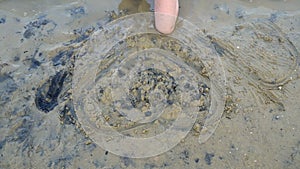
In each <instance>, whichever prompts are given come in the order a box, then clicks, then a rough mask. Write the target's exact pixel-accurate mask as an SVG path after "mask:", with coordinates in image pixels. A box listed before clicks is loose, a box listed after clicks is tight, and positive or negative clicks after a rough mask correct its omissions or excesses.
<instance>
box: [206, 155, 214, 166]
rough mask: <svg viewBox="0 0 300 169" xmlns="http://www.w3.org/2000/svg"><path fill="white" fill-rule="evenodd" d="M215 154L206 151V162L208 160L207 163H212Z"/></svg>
mask: <svg viewBox="0 0 300 169" xmlns="http://www.w3.org/2000/svg"><path fill="white" fill-rule="evenodd" d="M214 156H215V154H214V153H206V154H205V158H204V160H205V162H206V164H207V165H211V163H212V159H213V157H214Z"/></svg>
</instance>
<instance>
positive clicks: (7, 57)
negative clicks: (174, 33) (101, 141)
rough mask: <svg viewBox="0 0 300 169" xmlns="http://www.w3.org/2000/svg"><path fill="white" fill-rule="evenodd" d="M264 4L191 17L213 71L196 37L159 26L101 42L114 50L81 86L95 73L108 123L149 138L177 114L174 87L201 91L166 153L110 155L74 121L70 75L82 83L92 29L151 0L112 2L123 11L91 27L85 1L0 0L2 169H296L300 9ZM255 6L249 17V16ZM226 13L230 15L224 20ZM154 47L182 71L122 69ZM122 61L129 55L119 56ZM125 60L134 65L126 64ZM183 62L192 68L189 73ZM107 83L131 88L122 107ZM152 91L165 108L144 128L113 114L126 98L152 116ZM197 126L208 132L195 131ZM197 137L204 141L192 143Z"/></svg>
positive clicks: (215, 5) (147, 7)
mask: <svg viewBox="0 0 300 169" xmlns="http://www.w3.org/2000/svg"><path fill="white" fill-rule="evenodd" d="M3 2H4V1H0V4H1V3H3ZM272 2H273V1H270V2H269V6H268V3H266V2H264V3H261V5H262V6H264V7H265V8H267V9H256V8H252V5H253V4H255V2H254V3H250V2H248V1H247V2H246V1H241V2H240V5H239V6H236V5H234V4H231V3H228V4H226V3H225V2H224V3H220V2H211V3H212V4H211V5H209V4H208V5H207V6H210V8H209V9H210V10H208V11H207V16H203V17H204V18H206V19H207V20H206V22H207V23H206V24H205V25H203V24H202V22H203V21H201V22H196V23H195V24H194V26H195V27H198V29H197V31H199V32H197V33H196V34H197V35H199V34H200V35H201V36H200V41H202V42H203V44H207V46H206V45H205V48H207V49H209V51H212V52H213V55H214V56H217V57H216V58H218V59H219V61H220V63H222V64H221V67H219V69H217V71H212V70H210V67H209V64H210V62H209V61H207V62H206V61H205V60H201V59H199V57H197V54H198V53H197V52H198V51H196V50H194V49H195V48H193V47H191V44H192V43H190V42H188V41H186V42H183V43H182V41H178V39H176V38H172V37H169V36H163V35H159V34H158V33H155V32H152V33H148V34H142V35H141V34H139V35H136V36H129V37H126V35H124V36H125V37H126V38H124V39H123V40H121V41H120V39H117V40H118V41H117V43H114V44H107V46H108V48H109V47H111V48H109V49H107V50H106V53H105V55H103V53H99V55H103V58H101V59H102V60H101V59H100V60H101V61H102V62H98V63H99V64H98V65H97V69H96V70H95V71H94V73H93V76H95V77H96V78H95V79H93V78H91V77H92V75H90V74H84V75H86V76H82V77H81V78H83V79H81V81H80V82H82V86H84V85H86V83H84V82H85V80H86V81H87V82H88V81H89V80H90V79H93V80H95V81H96V82H99V83H98V86H96V87H97V88H96V89H97V90H96V91H97V93H96V94H95V98H96V100H97V99H98V100H97V104H100V105H101V106H102V107H104V109H103V110H105V112H104V113H103V114H104V120H105V122H107V123H108V124H109V125H110V126H112V127H113V128H114V129H115V130H116V131H118V132H120V133H122V134H124V135H126V136H134V137H139V138H148V137H152V136H155V135H157V134H158V133H163V131H164V130H165V129H167V128H169V127H170V126H171V125H172V124H173V123H174V121H176V118H177V116H178V111H177V110H178V109H179V108H180V106H181V104H180V103H179V101H178V100H179V99H178V96H179V95H180V94H181V92H182V91H184V90H179V89H181V88H180V87H181V86H182V88H189V89H190V90H191V91H193V90H195V93H197V94H198V95H194V96H195V97H194V98H193V99H194V100H197V104H195V105H196V106H195V105H193V106H195V107H196V108H197V111H198V112H199V114H200V115H199V116H198V117H197V118H195V123H194V124H193V125H192V126H191V129H190V132H189V133H188V134H187V136H186V137H185V138H184V139H183V140H181V141H180V142H179V144H178V145H177V146H175V147H174V148H172V149H170V150H168V151H166V152H165V153H162V154H159V155H157V156H154V157H149V158H141V159H135V158H129V157H121V156H117V155H115V154H113V153H111V152H110V151H107V150H105V149H103V148H102V147H101V146H99V145H98V144H97V141H95V137H94V136H93V135H92V134H89V131H87V129H86V128H85V127H84V126H86V124H83V121H81V120H80V119H81V118H82V116H81V115H80V112H78V102H75V104H74V99H76V97H75V96H74V86H76V84H78V83H76V81H74V78H75V80H78V81H79V80H80V78H79V77H78V76H76V77H74V74H76V75H78V74H77V73H78V70H75V69H76V64H79V63H80V62H81V61H87V60H85V58H87V57H86V56H88V55H89V54H90V53H93V52H95V51H97V50H96V49H97V46H93V47H92V48H91V47H90V46H91V44H93V43H94V42H95V41H93V40H95V39H96V42H98V41H101V40H104V39H100V40H99V39H97V38H95V37H97V32H103V30H105V29H106V28H107V27H105V25H107V24H112V23H117V22H118V20H120V19H122V18H124V17H127V16H128V15H129V14H134V13H137V12H148V11H151V5H153V4H151V2H146V1H142V0H141V1H135V0H132V1H125V0H124V1H122V2H118V3H116V4H117V5H116V4H115V5H114V8H118V9H119V11H117V10H115V11H111V12H107V13H106V15H103V16H102V18H97V19H96V20H95V19H90V23H89V24H86V23H85V22H86V20H88V19H85V18H88V17H89V16H90V15H92V14H91V13H92V10H90V9H92V6H91V5H90V6H89V4H88V3H78V4H66V5H65V6H63V7H62V6H58V7H55V8H54V9H53V10H49V11H47V12H45V14H40V15H37V16H30V17H24V16H19V15H15V14H13V12H7V11H5V10H3V9H2V8H1V11H0V28H1V29H0V30H1V31H0V35H1V37H2V38H3V39H4V41H1V42H0V45H1V47H2V49H3V50H2V51H1V52H0V54H1V56H0V58H1V61H0V95H1V96H0V106H1V110H0V132H1V133H2V134H1V136H0V168H75V167H76V168H145V169H146V168H147V169H148V168H291V169H294V168H297V167H298V166H299V165H300V151H299V128H300V126H299V124H298V122H299V110H300V107H299V101H298V97H299V92H300V80H299V77H300V71H299V66H300V60H299V59H300V58H299V50H300V48H299V45H300V29H299V25H300V21H299V19H297V18H298V16H299V10H295V11H296V12H292V11H290V9H289V10H286V11H280V10H273V9H272V8H271V7H272V6H274V5H272ZM186 3H187V2H186ZM256 3H258V2H256ZM276 3H279V2H276ZM275 6H276V5H275ZM291 6H293V5H291ZM294 6H295V5H294ZM268 7H270V9H269V8H268ZM182 8H184V3H182ZM199 8H200V7H199ZM286 8H288V7H286ZM290 8H291V9H292V7H290ZM232 9H234V10H232ZM104 10H106V9H103V11H104ZM111 10H112V9H111ZM182 10H183V11H182V15H183V14H184V9H182ZM204 10H205V9H203V11H204ZM255 10H257V13H258V14H257V15H255V14H253V13H251V12H253V11H255ZM263 10H266V11H267V12H265V11H263ZM211 11H214V13H212V14H211ZM57 12H60V13H63V14H64V16H65V17H66V18H62V19H59V17H56V16H55V13H57ZM297 12H298V13H297ZM222 18H228V21H227V23H226V22H225V23H224V21H223V20H222ZM187 19H189V18H187ZM62 20H63V21H62ZM190 20H193V19H190ZM182 25H184V24H182V23H181V22H178V24H177V29H178V30H182V29H184V26H182ZM2 28H3V29H2ZM121 28H122V27H121ZM125 29H126V28H125ZM2 30H3V31H2ZM4 30H5V31H4ZM109 31H111V30H109ZM66 32H68V33H66ZM120 32H126V31H122V29H121V30H115V33H116V34H117V33H120ZM193 33H195V32H191V34H193ZM198 33H199V34H198ZM113 36H115V35H112V36H111V37H113ZM118 36H119V35H118ZM107 38H108V39H109V38H110V37H109V36H108V37H107ZM198 40H199V39H198ZM100 44H104V43H100ZM151 48H159V49H162V50H163V51H167V52H170V53H162V55H163V56H165V55H166V56H172V57H179V58H180V59H181V60H180V61H179V62H177V61H174V62H172V64H173V63H176V64H177V63H178V65H179V66H178V70H174V72H175V73H168V71H166V70H167V68H168V69H170V70H171V69H172V68H174V66H173V65H172V64H171V61H170V63H169V61H168V62H167V61H166V63H167V64H165V65H162V66H158V67H156V68H155V66H152V67H154V68H155V69H146V70H144V71H137V72H138V73H137V74H136V76H135V75H134V74H133V75H132V76H128V74H130V73H131V72H130V71H129V70H131V69H134V70H135V68H134V66H136V65H139V64H140V62H138V61H136V60H135V59H136V58H135V57H133V56H131V55H130V57H131V58H130V57H129V58H127V57H126V56H128V54H130V53H131V54H132V53H136V52H140V51H143V50H148V49H151ZM126 50H127V53H126V52H125V54H124V53H123V51H126ZM195 51H196V52H195ZM201 52H202V53H201V54H205V52H207V51H206V50H203V51H201ZM154 53H155V52H154ZM96 55H97V53H96ZM158 55H159V52H158V53H155V57H161V56H158ZM147 57H148V58H147ZM155 57H154V55H153V56H151V54H149V55H148V56H145V64H149V65H151V64H150V61H149V62H147V59H149V60H151V59H152V61H154V62H155V63H158V62H159V61H158V60H155V59H154V58H155ZM200 58H201V57H200ZM203 58H205V57H203ZM203 58H202V59H203ZM121 59H124V60H125V61H127V62H128V63H123V62H120V60H121ZM126 59H127V60H126ZM91 61H93V60H91ZM98 61H99V60H98ZM131 61H134V62H133V63H136V65H131V64H130V62H131ZM135 61H136V62H135ZM163 61H165V60H163ZM82 63H85V62H82ZM116 63H118V64H119V63H120V64H119V65H120V69H116V66H115V65H114V64H116ZM118 64H117V65H118ZM168 64H169V65H168ZM176 64H174V65H176ZM90 65H94V64H92V62H91V63H90ZM170 65H171V66H170ZM182 65H188V67H189V68H191V69H192V70H193V71H190V70H189V69H188V68H187V67H185V66H182ZM91 67H92V66H91ZM149 67H151V66H149ZM175 67H176V66H175ZM114 69H116V70H119V71H117V73H116V74H112V75H113V76H115V77H116V78H119V79H121V80H124V79H125V80H124V83H119V82H115V81H113V80H112V79H110V75H111V74H109V73H111V72H110V71H111V70H114ZM122 69H123V70H122ZM180 69H185V71H182V72H185V73H186V72H188V73H190V74H188V75H187V77H188V78H190V79H192V80H190V79H189V80H190V81H191V82H190V81H189V82H190V83H191V84H190V85H189V84H186V85H182V84H183V83H182V82H181V81H179V78H176V77H177V74H176V73H178V72H180V71H179V70H180ZM161 70H165V71H161ZM221 70H222V72H224V76H225V80H224V79H221V80H220V79H219V80H216V81H214V82H216V83H217V85H220V86H221V88H220V89H222V92H221V93H222V94H223V93H224V100H223V101H224V105H223V109H222V112H221V114H219V115H218V116H217V117H215V116H213V114H212V115H211V114H210V113H209V109H210V108H211V105H212V104H213V103H212V100H213V99H214V97H215V96H214V95H213V94H212V92H211V88H212V87H213V86H212V85H213V83H211V80H213V78H212V77H219V78H221V76H219V75H214V74H215V73H218V72H221ZM83 71H84V69H83ZM76 72H77V73H76ZM195 72H196V73H195ZM82 74H83V73H82ZM82 74H81V75H82ZM87 75H88V76H89V77H88V76H87ZM193 75H195V77H196V75H197V78H193V77H194V76H193ZM131 77H135V78H132V81H130V82H128V83H127V82H126V79H130V78H131ZM106 80H107V81H111V82H113V83H112V84H114V85H116V86H118V87H120V89H125V88H126V87H127V88H128V91H129V94H128V95H129V100H128V101H129V103H130V105H129V108H128V107H126V105H122V104H120V106H119V105H117V104H116V105H113V106H115V107H113V106H112V103H114V102H113V100H112V99H113V98H119V95H118V93H113V94H112V95H111V94H110V93H109V92H108V91H110V90H112V89H113V88H111V87H109V85H108V84H107V83H105V82H104V81H106ZM223 80H224V81H223ZM78 81H77V82H78ZM122 82H123V81H122ZM92 84H93V83H92ZM145 84H146V85H145ZM195 84H197V85H195ZM101 85H102V86H101ZM195 86H196V88H195V89H193V87H195ZM87 87H89V86H87ZM75 89H76V88H75ZM77 89H80V88H77ZM79 91H80V90H79ZM117 91H122V90H117ZM153 91H155V92H157V93H159V94H163V96H164V97H163V98H165V100H163V101H165V102H163V103H165V104H166V108H167V110H168V111H166V113H165V114H161V117H160V118H159V119H158V120H157V121H152V122H151V123H149V124H146V125H144V124H143V125H140V124H138V123H136V122H134V123H132V122H130V121H128V120H127V118H125V117H126V116H128V117H129V118H132V117H131V116H130V114H127V115H126V112H125V114H122V113H120V112H118V110H126V109H128V110H130V108H131V107H134V108H136V109H139V110H141V112H140V115H139V116H137V117H143V118H141V119H142V120H145V121H147V120H150V119H151V118H152V117H153V116H155V115H157V114H156V112H155V111H151V106H150V103H151V102H153V98H151V97H154V96H152V95H151V93H152V92H153ZM77 96H78V94H77ZM222 96H223V95H222ZM154 98H155V99H159V97H154ZM151 99H152V100H151ZM158 105H159V104H158ZM178 105H179V106H178ZM122 106H123V107H122ZM127 106H128V105H127ZM113 108H114V109H113ZM121 108H122V109H121ZM105 113H106V114H105ZM123 113H124V112H123ZM210 115H211V116H210ZM141 119H140V120H141ZM209 119H212V120H209ZM126 120H127V121H126ZM135 120H136V119H135ZM92 121H93V120H92ZM214 122H217V125H215V123H214ZM212 124H214V125H212ZM210 126H211V127H212V128H213V130H210V128H209V127H210ZM205 127H207V128H208V130H207V131H208V132H207V131H205V130H203V128H205ZM203 132H204V133H203ZM210 132H211V133H210ZM207 133H208V134H207ZM207 135H209V137H207ZM199 136H203V137H204V138H205V137H207V139H204V140H205V141H203V142H201V141H200V142H201V143H202V144H199V139H200V140H201V137H200V138H199ZM208 138H209V139H208ZM162 148H163V147H156V148H154V149H162Z"/></svg>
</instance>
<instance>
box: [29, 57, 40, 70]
mask: <svg viewBox="0 0 300 169" xmlns="http://www.w3.org/2000/svg"><path fill="white" fill-rule="evenodd" d="M40 65H41V62H39V61H38V60H36V59H35V58H31V65H30V68H33V69H36V68H37V67H39V66H40Z"/></svg>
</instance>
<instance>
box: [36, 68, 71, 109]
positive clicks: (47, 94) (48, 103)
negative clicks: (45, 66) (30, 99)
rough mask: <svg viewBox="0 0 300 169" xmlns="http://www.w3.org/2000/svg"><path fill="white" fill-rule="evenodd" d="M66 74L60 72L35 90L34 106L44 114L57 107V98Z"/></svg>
mask: <svg viewBox="0 0 300 169" xmlns="http://www.w3.org/2000/svg"><path fill="white" fill-rule="evenodd" d="M66 77H67V72H65V71H60V72H58V73H56V74H55V75H54V76H53V77H51V78H50V79H49V80H48V81H47V82H46V83H44V84H43V85H42V86H40V87H39V88H38V89H37V93H36V97H35V104H36V106H37V108H38V109H39V110H41V111H43V112H45V113H48V112H49V111H51V110H53V109H54V108H55V107H56V106H57V105H58V101H57V98H58V96H59V94H60V92H61V90H62V88H63V83H64V81H65V78H66Z"/></svg>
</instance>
